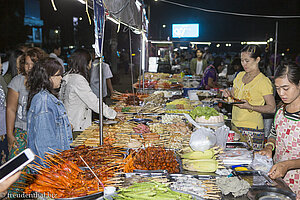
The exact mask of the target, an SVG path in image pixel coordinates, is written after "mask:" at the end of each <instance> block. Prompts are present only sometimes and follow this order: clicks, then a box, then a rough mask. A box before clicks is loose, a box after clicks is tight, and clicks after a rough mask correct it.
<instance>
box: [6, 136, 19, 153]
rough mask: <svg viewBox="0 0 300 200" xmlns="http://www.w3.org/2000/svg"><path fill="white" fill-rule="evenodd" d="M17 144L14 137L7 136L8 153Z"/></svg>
mask: <svg viewBox="0 0 300 200" xmlns="http://www.w3.org/2000/svg"><path fill="white" fill-rule="evenodd" d="M16 142H17V139H16V137H15V136H13V135H12V136H9V135H7V143H8V151H9V152H10V151H11V149H12V148H13V146H14V144H15V143H16Z"/></svg>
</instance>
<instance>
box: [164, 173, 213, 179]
mask: <svg viewBox="0 0 300 200" xmlns="http://www.w3.org/2000/svg"><path fill="white" fill-rule="evenodd" d="M169 177H170V179H175V178H176V177H189V178H197V179H199V180H210V179H215V178H216V176H212V175H196V174H195V175H192V174H169Z"/></svg>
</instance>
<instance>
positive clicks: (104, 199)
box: [98, 190, 205, 200]
mask: <svg viewBox="0 0 300 200" xmlns="http://www.w3.org/2000/svg"><path fill="white" fill-rule="evenodd" d="M173 191H175V192H180V193H184V194H189V195H191V196H192V200H205V199H204V198H202V197H199V196H197V195H194V194H191V193H188V192H183V191H178V190H173ZM117 196H118V194H112V195H107V196H103V197H101V198H99V199H98V200H113V199H115V198H116V197H117Z"/></svg>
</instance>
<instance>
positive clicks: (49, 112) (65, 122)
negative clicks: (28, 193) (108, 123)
mask: <svg viewBox="0 0 300 200" xmlns="http://www.w3.org/2000/svg"><path fill="white" fill-rule="evenodd" d="M59 54H60V48H58V47H56V48H54V49H53V53H51V54H50V55H49V54H47V53H46V52H45V51H44V50H42V49H41V48H38V47H22V48H19V49H18V50H16V51H14V52H13V53H12V54H11V55H10V57H11V59H9V64H8V67H7V68H6V69H5V71H4V70H3V69H2V64H1V63H2V62H0V71H1V76H0V80H1V82H0V83H1V84H0V125H1V126H0V137H1V140H0V151H1V152H0V156H1V157H0V161H1V165H2V164H4V163H5V162H7V161H8V160H9V159H12V158H14V157H15V156H16V155H18V154H19V153H21V152H22V151H23V150H25V149H26V148H30V149H31V150H32V151H33V152H34V153H35V154H36V155H37V157H36V162H38V163H39V164H41V165H44V163H43V158H44V156H45V152H49V151H50V150H51V149H53V150H55V149H61V150H67V149H70V144H71V143H72V141H73V139H74V138H75V137H76V136H77V135H78V134H79V133H80V132H81V131H83V130H84V129H85V128H87V127H88V126H90V125H91V123H92V115H91V112H92V111H94V112H95V113H99V90H97V89H94V90H92V89H91V86H90V70H91V67H92V54H91V53H90V52H89V51H88V50H87V49H77V50H75V51H74V53H73V54H72V55H71V56H70V58H69V60H68V67H69V69H70V70H68V71H66V72H65V67H64V62H63V61H62V60H61V59H60V58H59V57H58V56H59ZM97 62H98V63H99V60H98V61H97ZM103 65H104V66H105V67H104V68H105V70H106V72H105V74H107V73H109V72H110V73H109V74H110V76H107V75H106V77H104V82H105V83H107V82H108V83H109V84H108V87H109V90H110V92H114V90H113V88H112V85H111V82H110V81H108V80H107V79H110V78H111V77H112V73H111V71H110V69H109V66H108V65H107V64H105V63H103ZM93 68H99V65H96V66H93ZM94 70H96V71H97V70H98V72H99V69H94ZM107 71H109V72H107ZM64 72H65V73H64ZM92 80H93V84H92V85H93V86H94V87H97V86H95V80H98V84H99V73H97V74H96V73H94V74H93V78H92ZM104 87H106V85H104ZM97 88H98V89H99V86H98V87H97ZM94 92H95V93H94ZM105 92H106V93H105V94H104V95H105V96H106V95H107V91H105ZM103 115H104V116H105V117H106V118H109V119H114V118H116V117H120V118H122V114H118V113H117V112H116V111H115V110H113V109H111V108H109V107H108V106H107V105H106V104H105V103H103ZM26 171H28V169H27V170H26ZM18 177H19V173H18V174H17V175H15V176H14V177H12V178H11V179H7V181H6V182H4V183H1V185H0V189H1V190H2V188H6V186H8V185H10V184H11V183H12V182H13V181H15V180H16V179H17V178H18ZM0 192H1V191H0Z"/></svg>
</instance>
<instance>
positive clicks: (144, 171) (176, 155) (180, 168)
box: [126, 147, 183, 173]
mask: <svg viewBox="0 0 300 200" xmlns="http://www.w3.org/2000/svg"><path fill="white" fill-rule="evenodd" d="M139 149H145V148H144V147H140V148H128V149H127V152H126V157H127V156H128V155H129V154H130V151H136V152H137V151H139ZM165 150H169V151H173V152H174V155H175V158H176V161H177V162H178V164H179V173H182V172H183V165H182V161H181V158H180V156H179V155H178V154H177V153H176V150H175V149H169V148H165ZM135 170H136V171H137V172H139V173H157V172H164V171H166V172H167V173H169V172H168V170H163V169H157V170H140V169H135Z"/></svg>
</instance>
